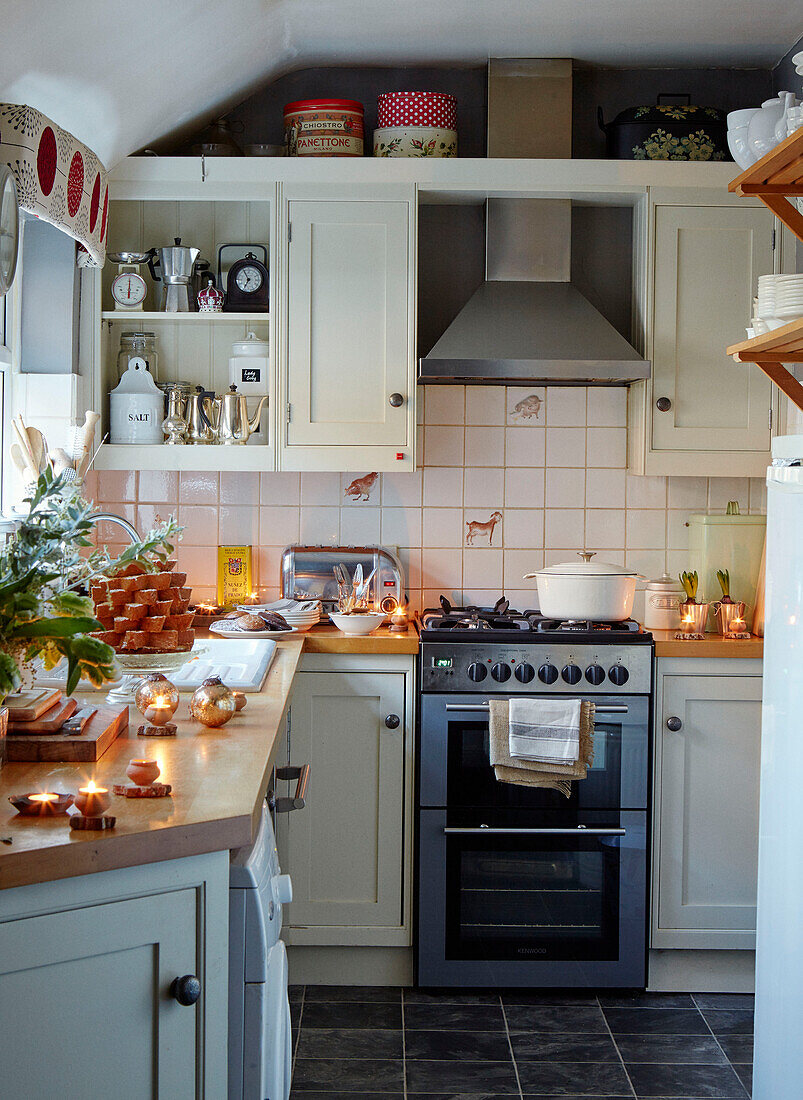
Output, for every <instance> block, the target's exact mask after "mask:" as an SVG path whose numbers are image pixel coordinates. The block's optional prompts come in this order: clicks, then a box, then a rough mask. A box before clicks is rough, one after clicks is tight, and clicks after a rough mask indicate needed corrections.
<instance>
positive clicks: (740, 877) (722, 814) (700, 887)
mask: <svg viewBox="0 0 803 1100" xmlns="http://www.w3.org/2000/svg"><path fill="white" fill-rule="evenodd" d="M678 723H679V724H678ZM760 748H761V662H760V661H758V660H755V661H754V660H750V659H743V658H723V659H719V660H702V659H689V658H671V659H664V660H659V662H658V676H657V697H656V720H655V782H654V835H653V841H654V844H653V899H652V938H651V945H652V947H654V948H664V947H668V948H682V947H685V948H714V949H717V948H720V949H721V948H731V949H734V948H735V949H739V948H753V947H754V946H755V927H756V924H755V921H756V874H757V864H758V790H759V760H760Z"/></svg>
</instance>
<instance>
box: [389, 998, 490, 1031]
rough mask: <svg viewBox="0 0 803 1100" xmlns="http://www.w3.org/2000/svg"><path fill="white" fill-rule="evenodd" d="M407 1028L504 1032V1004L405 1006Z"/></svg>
mask: <svg viewBox="0 0 803 1100" xmlns="http://www.w3.org/2000/svg"><path fill="white" fill-rule="evenodd" d="M404 1028H405V1031H504V1029H505V1018H504V1016H503V1015H502V1006H501V1005H448V1004H447V1005H442V1004H420V1005H411V1004H405V1006H404Z"/></svg>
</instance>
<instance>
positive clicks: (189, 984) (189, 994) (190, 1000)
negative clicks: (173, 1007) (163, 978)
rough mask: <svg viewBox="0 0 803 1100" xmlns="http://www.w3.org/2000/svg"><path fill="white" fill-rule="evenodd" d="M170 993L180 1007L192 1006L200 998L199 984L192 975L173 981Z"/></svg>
mask: <svg viewBox="0 0 803 1100" xmlns="http://www.w3.org/2000/svg"><path fill="white" fill-rule="evenodd" d="M170 993H171V995H172V996H173V997H175V999H176V1000H177V1001H178V1003H179V1004H180V1005H185V1006H188V1005H194V1004H195V1002H196V1001H197V1000H198V998H199V997H200V996H201V982H200V980H199V979H198V978H196V977H195V975H194V974H185V975H184V976H183V977H182V978H174V979H173V981H172V982H171V983H170Z"/></svg>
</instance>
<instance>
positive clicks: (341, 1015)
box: [302, 1000, 402, 1030]
mask: <svg viewBox="0 0 803 1100" xmlns="http://www.w3.org/2000/svg"><path fill="white" fill-rule="evenodd" d="M302 1023H303V1027H304V1029H305V1030H306V1029H307V1028H308V1027H329V1028H332V1027H340V1028H345V1027H349V1028H351V1027H358V1028H363V1029H365V1028H387V1027H391V1028H397V1029H399V1028H401V1026H402V1014H401V1003H399V1004H397V1005H389V1004H354V1003H353V1002H348V1001H342V1002H340V1003H339V1004H337V1003H327V1004H310V1003H309V1001H307V1000H305V1001H304V1015H303V1018H302Z"/></svg>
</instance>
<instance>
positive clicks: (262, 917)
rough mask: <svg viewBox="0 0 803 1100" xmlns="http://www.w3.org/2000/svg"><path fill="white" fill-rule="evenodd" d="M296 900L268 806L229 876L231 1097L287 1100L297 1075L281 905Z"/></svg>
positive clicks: (235, 856) (234, 1099)
mask: <svg viewBox="0 0 803 1100" xmlns="http://www.w3.org/2000/svg"><path fill="white" fill-rule="evenodd" d="M292 898H293V887H292V883H291V882H290V876H289V875H283V874H281V873H280V868H279V857H278V853H277V851H276V839H275V837H274V834H273V826H272V824H271V819H270V813H269V812H268V807H267V805H265V806H263V808H262V821H261V824H260V827H259V832H258V834H257V838H256V840H255V841H254V843H253V845H251V847H250V848H240V849H239V850H238V851H237V852H233V853H232V858H231V867H230V872H229V1096H228V1100H288V1097H289V1095H290V1077H291V1072H292V1048H291V1031H290V1004H289V1001H288V998H287V952H286V951H285V947H284V943H283V942H282V940H281V939H280V933H281V930H282V906H283V905H287V904H288V903H289V902H290V901H292Z"/></svg>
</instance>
